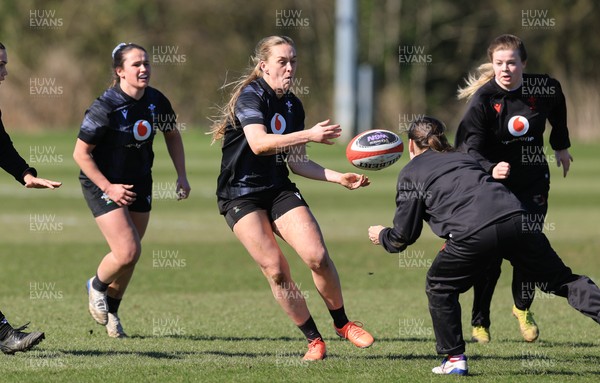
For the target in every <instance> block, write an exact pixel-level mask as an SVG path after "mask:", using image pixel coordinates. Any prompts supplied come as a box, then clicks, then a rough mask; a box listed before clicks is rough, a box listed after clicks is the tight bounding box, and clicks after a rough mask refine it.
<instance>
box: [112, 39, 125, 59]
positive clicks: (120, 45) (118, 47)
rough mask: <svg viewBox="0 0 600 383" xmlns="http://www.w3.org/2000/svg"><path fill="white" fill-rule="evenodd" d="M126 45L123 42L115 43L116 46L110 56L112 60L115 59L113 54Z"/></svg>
mask: <svg viewBox="0 0 600 383" xmlns="http://www.w3.org/2000/svg"><path fill="white" fill-rule="evenodd" d="M126 45H127V44H125V43H120V44H119V45H117V46H116V47H115V49H113V51H112V58H113V60H114V59H115V55H116V54H117V52H118V51H119V50H120V49H121V48H123V47H124V46H126Z"/></svg>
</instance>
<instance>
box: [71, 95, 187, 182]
mask: <svg viewBox="0 0 600 383" xmlns="http://www.w3.org/2000/svg"><path fill="white" fill-rule="evenodd" d="M175 124H176V116H175V112H173V109H172V108H171V103H170V102H169V100H168V99H167V98H166V97H165V96H164V95H163V94H162V93H161V92H160V91H158V90H156V89H154V88H151V87H147V88H146V89H145V91H144V95H143V96H142V98H140V99H139V100H136V99H134V98H132V97H130V96H128V95H127V94H125V93H124V92H123V91H122V90H121V88H120V87H119V86H116V87H112V88H109V89H108V90H106V92H104V94H103V95H102V96H100V97H99V98H98V99H96V101H94V103H93V104H92V106H90V108H89V109H88V110H87V111H86V112H85V117H84V119H83V123H82V124H81V129H80V131H79V136H78V137H79V138H80V139H81V140H83V141H85V142H86V143H88V144H91V145H96V147H95V148H94V150H93V151H92V155H93V157H94V161H95V162H96V164H97V166H98V168H99V169H100V171H101V172H102V174H103V175H104V176H105V177H106V178H107V179H108V180H109V181H110V182H119V183H124V182H132V181H136V180H140V179H143V178H146V177H147V176H149V175H150V174H151V169H152V162H153V160H154V152H153V151H152V141H153V140H154V135H155V134H156V129H159V130H162V131H166V130H170V129H174V127H175Z"/></svg>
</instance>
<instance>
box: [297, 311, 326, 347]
mask: <svg viewBox="0 0 600 383" xmlns="http://www.w3.org/2000/svg"><path fill="white" fill-rule="evenodd" d="M298 328H299V329H300V331H302V333H303V334H304V336H305V337H306V340H308V342H309V343H310V342H312V341H313V340H315V339H317V338H321V339H323V337H322V336H321V333H319V330H317V325H316V324H315V321H314V320H313V318H312V316H310V317H308V320H307V321H306V322H305V323H304V324H303V325H300V326H298Z"/></svg>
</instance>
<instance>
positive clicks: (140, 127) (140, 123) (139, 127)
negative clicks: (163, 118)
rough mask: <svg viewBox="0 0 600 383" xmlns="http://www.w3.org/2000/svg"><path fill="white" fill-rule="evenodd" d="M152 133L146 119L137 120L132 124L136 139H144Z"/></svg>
mask: <svg viewBox="0 0 600 383" xmlns="http://www.w3.org/2000/svg"><path fill="white" fill-rule="evenodd" d="M150 134H152V125H150V123H149V122H148V121H146V120H137V121H136V122H135V124H133V136H134V137H135V139H136V140H138V141H144V140H145V139H147V138H148V137H150Z"/></svg>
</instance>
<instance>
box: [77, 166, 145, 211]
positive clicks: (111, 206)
mask: <svg viewBox="0 0 600 383" xmlns="http://www.w3.org/2000/svg"><path fill="white" fill-rule="evenodd" d="M79 182H81V190H82V191H83V197H84V198H85V202H87V204H88V206H89V208H90V210H91V211H92V214H93V215H94V217H99V216H101V215H103V214H106V213H108V212H111V211H113V210H116V209H118V208H120V207H122V206H119V205H117V204H116V203H115V202H114V201H112V200H111V199H110V198H108V196H107V195H106V194H105V193H104V192H103V191H102V190H101V189H100V188H99V187H98V186H96V184H95V183H93V182H92V181H91V180H90V179H89V178H87V177H85V176H80V177H79ZM132 184H133V189H132V191H133V192H135V193H136V194H137V196H136V197H135V198H136V199H135V201H134V202H133V203H132V204H131V205H128V206H127V208H128V209H129V211H134V212H137V213H146V212H149V211H150V210H151V209H152V177H151V176H148V177H146V178H145V179H143V180H141V181H138V182H132Z"/></svg>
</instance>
